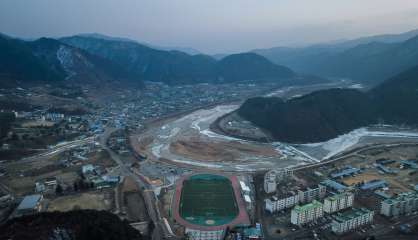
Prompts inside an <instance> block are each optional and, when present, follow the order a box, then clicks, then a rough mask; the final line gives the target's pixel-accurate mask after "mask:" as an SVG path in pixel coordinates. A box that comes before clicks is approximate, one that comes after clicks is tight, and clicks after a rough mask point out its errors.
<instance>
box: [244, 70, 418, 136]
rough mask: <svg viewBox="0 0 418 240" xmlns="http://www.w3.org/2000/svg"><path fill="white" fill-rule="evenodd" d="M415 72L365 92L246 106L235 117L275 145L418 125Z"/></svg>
mask: <svg viewBox="0 0 418 240" xmlns="http://www.w3.org/2000/svg"><path fill="white" fill-rule="evenodd" d="M417 93H418V66H417V67H413V68H411V69H409V70H407V71H405V72H403V73H401V74H399V75H397V76H395V77H393V78H390V79H388V80H386V81H385V82H384V83H382V84H380V85H379V86H377V87H375V88H373V89H371V90H370V91H368V92H360V91H357V90H354V89H329V90H322V91H317V92H313V93H311V94H308V95H305V96H302V97H299V98H294V99H290V100H288V101H283V100H281V99H279V98H253V99H249V100H247V101H246V102H245V103H244V104H243V105H242V106H241V107H240V108H239V109H238V111H237V112H238V114H239V115H240V116H242V117H243V118H244V119H247V120H249V121H251V122H253V123H254V124H255V125H257V126H259V127H261V128H263V129H266V130H267V131H269V132H270V133H271V134H272V135H273V136H274V138H275V140H277V141H283V142H290V143H312V142H322V141H326V140H329V139H331V138H335V137H337V136H338V135H341V134H344V133H347V132H349V131H351V130H354V129H356V128H360V127H364V126H367V125H370V124H377V123H387V124H395V125H402V124H407V125H412V126H416V125H418V108H416V106H418V94H417Z"/></svg>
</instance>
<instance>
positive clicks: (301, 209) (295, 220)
mask: <svg viewBox="0 0 418 240" xmlns="http://www.w3.org/2000/svg"><path fill="white" fill-rule="evenodd" d="M323 215H324V211H323V205H322V203H320V202H318V201H316V200H314V201H313V202H311V203H308V204H306V205H303V206H296V207H294V208H293V209H292V212H291V217H290V222H291V223H292V224H295V225H302V224H305V223H308V222H312V221H315V220H317V219H319V218H321V217H322V216H323Z"/></svg>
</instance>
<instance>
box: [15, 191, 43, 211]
mask: <svg viewBox="0 0 418 240" xmlns="http://www.w3.org/2000/svg"><path fill="white" fill-rule="evenodd" d="M41 198H42V195H40V194H34V195H29V196H26V197H25V198H23V200H22V202H20V204H19V206H18V207H17V209H18V210H23V209H32V208H34V207H36V204H37V203H38V202H39V201H40V200H41Z"/></svg>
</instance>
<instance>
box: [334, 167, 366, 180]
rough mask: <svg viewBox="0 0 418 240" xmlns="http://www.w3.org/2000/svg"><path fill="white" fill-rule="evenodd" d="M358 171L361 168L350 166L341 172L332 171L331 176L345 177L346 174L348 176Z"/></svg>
mask: <svg viewBox="0 0 418 240" xmlns="http://www.w3.org/2000/svg"><path fill="white" fill-rule="evenodd" d="M358 171H360V169H358V168H352V167H349V168H346V169H344V170H342V171H340V172H336V173H331V177H332V178H338V177H344V176H348V175H351V174H354V173H357V172H358Z"/></svg>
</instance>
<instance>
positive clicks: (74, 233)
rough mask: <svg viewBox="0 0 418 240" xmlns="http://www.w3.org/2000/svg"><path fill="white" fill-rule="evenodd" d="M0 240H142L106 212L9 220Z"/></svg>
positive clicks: (136, 233)
mask: <svg viewBox="0 0 418 240" xmlns="http://www.w3.org/2000/svg"><path fill="white" fill-rule="evenodd" d="M0 239H13V240H29V239H30V240H58V239H60V240H95V239H100V240H142V239H144V238H143V237H142V236H141V234H140V233H139V232H138V231H137V230H136V229H134V228H132V227H131V226H130V225H129V224H128V223H127V222H125V221H121V220H120V219H119V218H118V217H117V216H116V215H114V214H112V213H109V212H106V211H95V210H77V211H71V212H65V213H62V212H52V213H41V214H37V215H33V216H25V217H21V218H17V219H13V220H9V221H8V222H7V223H5V224H4V225H2V226H0Z"/></svg>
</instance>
